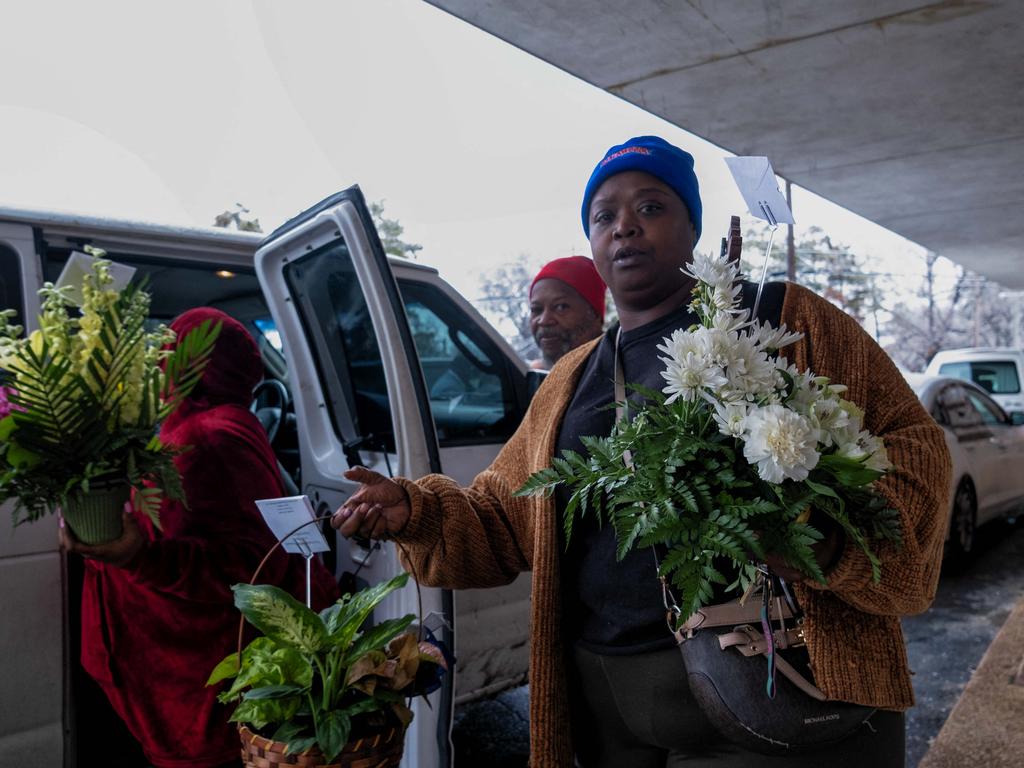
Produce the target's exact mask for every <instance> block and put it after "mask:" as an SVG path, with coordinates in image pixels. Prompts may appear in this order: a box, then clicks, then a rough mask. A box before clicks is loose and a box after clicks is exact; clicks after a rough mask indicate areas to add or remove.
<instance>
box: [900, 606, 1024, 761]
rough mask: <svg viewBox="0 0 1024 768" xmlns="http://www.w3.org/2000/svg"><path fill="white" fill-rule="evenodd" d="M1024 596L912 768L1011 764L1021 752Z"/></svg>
mask: <svg viewBox="0 0 1024 768" xmlns="http://www.w3.org/2000/svg"><path fill="white" fill-rule="evenodd" d="M1021 723H1024V597H1022V598H1021V599H1019V600H1018V601H1017V605H1016V606H1015V607H1014V609H1013V611H1012V612H1011V613H1010V616H1009V617H1008V618H1007V619H1006V622H1005V623H1004V624H1003V626H1002V628H1000V630H999V633H998V634H997V635H996V637H995V639H994V640H993V641H992V644H991V645H990V646H989V647H988V650H987V651H985V655H984V656H983V657H982V659H981V663H980V664H979V665H978V668H977V670H975V672H974V674H973V675H972V676H971V679H970V681H969V682H968V683H967V686H966V687H965V688H964V692H963V694H962V695H961V696H960V700H959V701H957V703H956V706H955V707H953V711H952V712H950V714H949V718H948V719H947V720H946V722H945V724H944V725H943V726H942V730H940V731H939V734H938V736H936V737H935V741H934V742H933V743H932V746H931V748H930V749H929V750H928V752H927V753H926V754H925V756H924V757H923V758H922V759H921V762H920V763H918V768H962V767H963V766H967V765H979V766H981V765H983V766H985V767H986V768H1011V766H1012V767H1013V768H1016V767H1017V766H1019V765H1020V764H1021V762H1020V761H1021V755H1024V729H1022V728H1021Z"/></svg>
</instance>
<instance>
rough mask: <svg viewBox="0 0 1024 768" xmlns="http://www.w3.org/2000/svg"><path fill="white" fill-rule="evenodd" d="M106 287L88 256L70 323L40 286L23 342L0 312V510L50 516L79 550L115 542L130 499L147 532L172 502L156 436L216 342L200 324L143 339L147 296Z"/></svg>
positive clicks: (173, 478)
mask: <svg viewBox="0 0 1024 768" xmlns="http://www.w3.org/2000/svg"><path fill="white" fill-rule="evenodd" d="M87 250H91V252H92V253H93V254H94V255H95V256H97V257H101V256H102V255H103V252H102V251H98V250H96V249H87ZM111 282H112V280H111V277H110V262H109V261H106V260H104V259H103V258H96V259H95V260H94V262H93V271H92V273H91V274H89V275H87V276H86V278H85V281H84V284H83V286H82V295H83V303H82V306H81V308H80V310H81V311H80V312H79V313H72V312H69V311H68V304H69V301H68V299H67V296H66V289H58V288H55V287H54V286H53V285H52V284H50V283H47V285H46V286H45V287H44V288H43V289H42V290H41V291H40V295H41V297H42V315H41V316H40V318H39V328H38V329H37V330H35V331H33V332H32V333H31V334H30V335H29V336H28V338H22V337H21V330H22V329H21V328H20V327H18V326H13V325H11V324H10V316H11V312H10V311H3V312H0V384H2V387H0V502H2V501H6V500H7V499H14V500H15V501H16V506H15V509H14V522H15V525H18V524H20V523H23V522H28V521H33V520H38V519H39V518H41V517H43V516H44V515H46V514H47V513H48V512H52V511H54V510H55V509H56V508H57V507H60V508H61V509H62V510H63V512H64V517H65V520H66V521H67V523H68V524H69V525H70V526H71V527H72V529H73V530H74V532H75V534H76V536H77V538H78V539H79V540H81V541H82V542H84V543H86V544H95V543H99V542H102V541H109V540H111V539H115V538H117V537H118V535H120V530H121V509H122V507H123V506H124V503H125V501H127V500H128V498H129V494H130V492H131V491H134V493H132V494H131V497H132V499H133V502H134V505H135V507H136V508H137V509H138V510H139V511H141V512H143V513H144V514H146V515H147V516H148V517H149V518H150V520H151V521H152V522H153V524H154V525H155V526H156V527H159V517H158V510H159V507H160V499H161V497H162V496H163V495H165V494H166V495H167V496H169V497H171V498H176V499H181V498H183V492H182V489H181V481H180V478H179V477H178V474H177V471H176V470H175V467H174V463H173V458H174V455H175V452H176V451H175V449H172V448H170V447H169V446H166V445H164V444H163V443H162V442H161V441H160V439H159V437H158V436H157V431H158V428H159V424H160V422H161V421H163V419H165V418H167V416H168V415H170V414H171V413H172V412H173V411H174V409H175V408H176V407H177V406H178V404H179V403H180V402H181V401H182V400H183V399H184V398H185V397H187V395H188V393H189V392H190V391H191V389H192V388H193V387H194V386H195V384H196V382H197V381H198V380H199V377H200V376H201V374H202V371H203V367H204V366H205V365H206V362H207V360H208V359H209V355H210V352H211V351H212V349H213V344H214V342H215V340H216V338H217V334H218V332H219V326H211V325H209V324H207V325H206V326H204V327H201V328H197V329H196V330H194V331H193V332H191V333H190V334H188V336H186V337H185V338H184V339H178V340H175V338H174V334H173V332H171V331H169V330H168V329H167V328H165V327H164V326H158V327H157V328H156V329H155V330H149V331H147V329H146V321H147V315H148V312H149V301H150V298H149V294H148V293H146V292H145V291H144V290H143V289H142V288H140V287H138V286H134V285H129V286H128V287H126V288H124V289H123V290H121V291H115V290H113V289H112V288H111V287H110V284H111ZM172 342H174V346H173V349H172V348H171V347H170V345H171V343H172Z"/></svg>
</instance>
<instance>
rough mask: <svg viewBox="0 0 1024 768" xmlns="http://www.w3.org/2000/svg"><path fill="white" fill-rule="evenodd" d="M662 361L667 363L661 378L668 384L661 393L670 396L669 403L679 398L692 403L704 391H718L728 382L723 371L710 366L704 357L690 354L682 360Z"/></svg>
mask: <svg viewBox="0 0 1024 768" xmlns="http://www.w3.org/2000/svg"><path fill="white" fill-rule="evenodd" d="M661 360H662V362H664V363H665V370H664V371H662V372H661V376H662V378H663V379H665V382H666V384H665V386H664V387H663V388H662V390H661V391H662V392H664V393H665V394H666V395H668V396H669V397H668V400H667V402H669V403H671V402H673V401H675V400H678V399H679V398H682V399H683V400H686V401H687V402H691V401H693V400H696V399H697V398H698V397H699V396H700V395H701V393H702V392H703V391H704V390H706V389H710V390H712V391H716V390H719V389H721V388H722V386H724V385H725V384H726V383H727V382H728V379H726V378H725V375H724V374H723V373H722V369H721V368H720V367H719V366H717V365H712V364H710V363H709V361H708V360H707V358H706V357H705V356H704V355H698V354H694V353H693V352H689V353H687V355H686V357H684V358H683V359H681V360H677V359H673V358H667V357H663V358H661Z"/></svg>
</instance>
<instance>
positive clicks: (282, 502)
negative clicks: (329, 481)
mask: <svg viewBox="0 0 1024 768" xmlns="http://www.w3.org/2000/svg"><path fill="white" fill-rule="evenodd" d="M256 506H257V507H259V510H260V514H262V515H263V519H264V520H266V521H267V525H268V526H269V527H270V530H271V531H273V532H274V535H275V536H277V538H278V540H279V541H280V542H281V546H282V547H284V551H285V552H291V553H293V554H296V555H309V554H312V553H313V552H326V551H327V550H329V549H330V547H329V546H328V545H327V539H325V538H324V535H323V534H322V533H321V532H320V529H319V528H318V527H317V526H316V525H315V524H314V523H313V520H315V519H316V513H314V512H313V505H312V504H311V503H310V501H309V497H308V496H282V497H281V498H279V499H258V500H257V501H256ZM307 523H308V525H307ZM300 526H301V527H300ZM296 528H298V530H295V529H296Z"/></svg>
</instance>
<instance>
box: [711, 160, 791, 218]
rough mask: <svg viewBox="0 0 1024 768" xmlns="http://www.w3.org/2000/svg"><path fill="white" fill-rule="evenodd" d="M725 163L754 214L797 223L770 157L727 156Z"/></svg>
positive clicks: (759, 216) (751, 212) (757, 216)
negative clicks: (776, 179)
mask: <svg viewBox="0 0 1024 768" xmlns="http://www.w3.org/2000/svg"><path fill="white" fill-rule="evenodd" d="M725 164H726V165H728V166H729V170H730V171H732V177H733V179H735V180H736V186H737V187H739V189H740V194H741V195H743V200H744V201H745V202H746V204H747V208H748V209H749V210H750V214H751V215H752V216H755V217H756V218H758V219H764V220H765V221H767V222H768V223H769V224H794V223H795V222H794V221H793V213H792V212H791V211H790V210H789V205H788V204H787V203H786V198H785V196H784V195H783V194H782V192H780V191H779V184H778V182H776V181H775V171H773V170H772V164H771V163H769V162H768V158H767V157H756V156H751V157H727V158H725Z"/></svg>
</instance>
